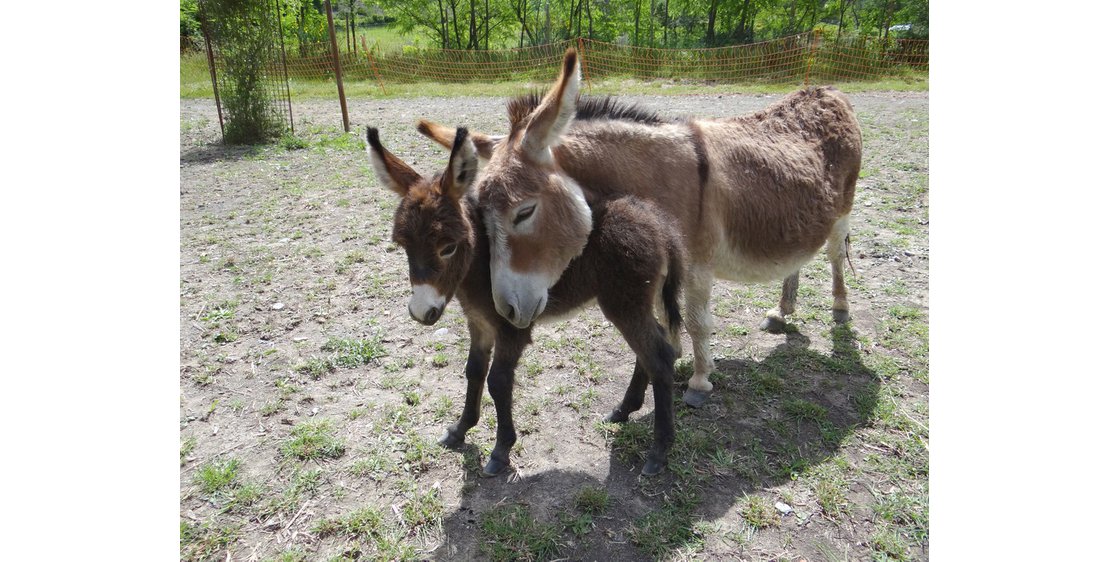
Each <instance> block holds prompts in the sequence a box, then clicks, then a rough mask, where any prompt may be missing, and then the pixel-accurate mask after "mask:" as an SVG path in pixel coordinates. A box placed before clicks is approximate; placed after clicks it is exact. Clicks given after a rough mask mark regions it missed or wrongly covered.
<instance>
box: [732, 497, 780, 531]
mask: <svg viewBox="0 0 1110 562" xmlns="http://www.w3.org/2000/svg"><path fill="white" fill-rule="evenodd" d="M740 516H741V517H743V518H744V521H747V522H748V524H749V525H751V526H752V527H755V528H756V529H766V528H767V527H777V526H778V525H779V522H780V518H779V512H778V511H777V510H776V509H775V506H773V505H771V501H770V500H768V499H767V498H764V497H762V496H744V498H743V500H742V501H741V503H740Z"/></svg>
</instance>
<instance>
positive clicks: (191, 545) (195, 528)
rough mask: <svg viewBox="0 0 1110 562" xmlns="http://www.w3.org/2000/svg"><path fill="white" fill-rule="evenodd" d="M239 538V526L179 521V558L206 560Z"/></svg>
mask: <svg viewBox="0 0 1110 562" xmlns="http://www.w3.org/2000/svg"><path fill="white" fill-rule="evenodd" d="M238 538H239V528H238V527H233V526H226V525H225V526H219V527H216V526H213V525H212V523H209V522H205V523H203V524H201V523H190V522H188V521H185V520H182V521H181V559H182V560H186V561H189V562H191V561H193V560H208V559H210V558H211V557H212V556H214V555H215V554H216V553H218V552H220V551H221V550H224V549H226V548H227V547H228V546H230V545H231V544H232V543H234V542H235V541H236V540H237V539H238Z"/></svg>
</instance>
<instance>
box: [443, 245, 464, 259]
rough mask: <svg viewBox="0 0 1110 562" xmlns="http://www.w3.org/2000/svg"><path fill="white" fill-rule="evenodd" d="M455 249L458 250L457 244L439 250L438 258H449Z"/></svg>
mask: <svg viewBox="0 0 1110 562" xmlns="http://www.w3.org/2000/svg"><path fill="white" fill-rule="evenodd" d="M457 249H459V246H458V244H448V245H446V246H444V247H442V248H440V249H439V257H441V258H449V257H451V256H452V255H453V254H454V253H455V250H457Z"/></svg>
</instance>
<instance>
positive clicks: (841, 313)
mask: <svg viewBox="0 0 1110 562" xmlns="http://www.w3.org/2000/svg"><path fill="white" fill-rule="evenodd" d="M851 320H852V315H851V314H848V311H847V310H834V311H833V322H836V323H837V324H847V323H848V322H849V321H851Z"/></svg>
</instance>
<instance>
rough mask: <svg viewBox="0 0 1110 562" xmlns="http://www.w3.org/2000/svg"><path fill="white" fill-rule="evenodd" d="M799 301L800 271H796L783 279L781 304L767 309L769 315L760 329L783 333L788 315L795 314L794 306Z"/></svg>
mask: <svg viewBox="0 0 1110 562" xmlns="http://www.w3.org/2000/svg"><path fill="white" fill-rule="evenodd" d="M797 302H798V272H797V271H795V272H794V273H793V275H790V276H789V277H787V278H786V279H783V280H782V296H781V297H779V305H778V307H776V308H772V309H771V310H768V311H767V315H766V316H765V317H764V318H763V323H762V324H760V325H759V329H760V330H763V331H766V332H771V333H772V334H781V333H783V332H785V331H786V315H788V314H794V307H795V305H796V304H797Z"/></svg>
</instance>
